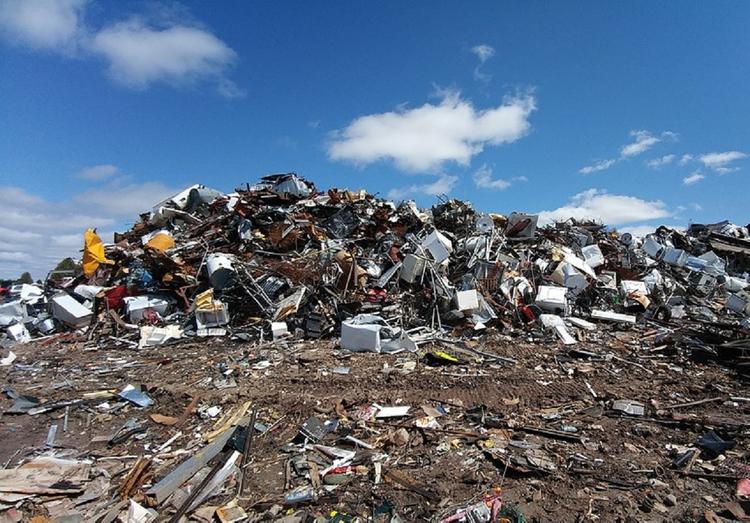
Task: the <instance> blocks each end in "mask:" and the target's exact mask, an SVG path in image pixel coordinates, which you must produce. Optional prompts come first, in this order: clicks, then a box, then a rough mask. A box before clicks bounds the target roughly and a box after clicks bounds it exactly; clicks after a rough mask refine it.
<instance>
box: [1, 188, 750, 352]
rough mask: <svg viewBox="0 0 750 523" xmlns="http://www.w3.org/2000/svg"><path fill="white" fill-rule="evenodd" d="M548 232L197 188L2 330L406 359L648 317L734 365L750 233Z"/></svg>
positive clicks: (528, 221) (96, 252) (469, 213)
mask: <svg viewBox="0 0 750 523" xmlns="http://www.w3.org/2000/svg"><path fill="white" fill-rule="evenodd" d="M537 221H538V216H535V215H528V214H522V213H512V214H510V215H508V216H503V215H499V214H481V213H478V212H476V211H475V210H474V209H473V208H472V207H471V205H470V204H468V203H466V202H462V201H458V200H448V201H444V202H442V203H440V204H438V205H435V206H433V207H432V208H431V209H429V210H423V209H418V208H417V207H416V205H415V204H414V203H413V202H402V203H401V204H399V205H396V204H394V203H393V202H390V201H386V200H382V199H378V198H376V197H374V196H372V195H369V194H367V193H366V192H364V191H362V190H360V191H349V190H338V189H331V190H329V191H327V192H326V193H322V192H319V191H317V190H316V188H315V186H314V185H313V184H312V183H311V182H309V181H306V180H304V179H303V178H300V177H298V176H296V175H295V174H293V173H291V174H284V175H273V176H267V177H265V178H263V179H261V180H260V182H259V183H257V184H255V185H253V186H249V185H248V186H246V187H245V188H241V189H237V190H236V192H234V193H231V194H223V193H221V192H219V191H216V190H213V189H209V188H207V187H204V186H202V185H195V186H193V187H190V188H188V189H186V190H185V191H183V192H181V193H179V194H177V195H175V196H174V197H172V198H169V199H167V200H165V201H163V202H160V203H158V204H157V205H156V206H154V208H153V209H152V211H151V212H150V213H147V214H144V215H142V216H141V221H139V222H138V223H137V224H136V225H135V226H134V227H133V228H132V229H131V230H130V231H128V232H126V233H123V234H117V235H116V237H115V243H114V244H113V245H107V246H105V245H103V244H102V243H101V240H100V239H99V237H98V236H97V235H96V233H95V231H92V230H89V231H87V232H86V235H85V245H84V256H83V267H84V273H83V274H82V275H81V276H80V277H78V278H76V279H74V280H72V281H68V282H66V283H65V285H64V287H63V288H55V285H54V283H52V284H51V285H49V286H48V288H47V289H40V288H38V287H35V286H32V285H21V286H19V287H18V288H17V289H16V290H15V292H11V296H10V299H9V300H8V301H7V302H6V303H5V304H3V305H2V307H0V326H2V327H3V328H4V329H5V331H6V337H7V338H8V339H9V340H11V341H15V342H18V341H26V340H28V339H30V338H31V337H32V336H40V335H41V336H43V335H49V334H51V333H53V332H59V331H62V330H70V329H73V330H76V329H78V330H85V331H86V336H87V337H88V339H101V338H103V337H104V338H106V339H109V340H114V341H119V342H120V343H124V344H132V343H134V342H137V343H138V344H139V345H140V346H141V347H143V346H150V345H155V344H162V343H166V342H169V341H170V340H175V339H180V338H184V337H192V336H199V337H206V336H232V337H234V338H235V339H237V338H239V339H242V340H244V341H259V342H261V343H262V342H265V341H268V340H278V339H281V338H303V337H304V338H316V339H317V338H321V337H326V338H327V337H332V336H340V337H341V346H342V347H343V348H345V349H349V350H353V351H374V352H381V351H383V352H397V351H403V350H407V351H415V350H416V349H417V346H418V344H419V343H422V342H424V341H427V340H431V339H436V338H437V339H439V338H441V337H445V336H448V335H450V336H454V337H455V336H479V335H481V334H482V332H483V331H486V330H487V329H497V330H500V331H506V332H507V331H514V330H516V331H517V330H520V331H533V330H539V329H543V330H545V331H549V332H550V333H553V334H554V335H556V336H557V337H559V338H560V339H561V340H562V341H563V342H564V343H565V344H574V343H576V339H577V337H580V332H581V331H585V330H590V329H593V328H595V327H594V325H593V323H592V322H618V323H623V324H635V323H636V322H641V323H643V322H649V324H650V325H651V326H653V327H654V328H656V329H657V330H658V336H661V337H665V338H667V337H669V338H670V339H673V340H674V342H675V343H679V344H680V345H681V346H682V347H685V348H687V349H690V350H693V351H700V352H701V353H703V355H711V356H713V357H717V358H721V359H733V358H734V359H737V358H741V356H742V349H743V348H744V345H743V344H742V342H740V343H739V344H738V343H736V340H738V339H741V338H742V333H743V332H746V331H747V329H748V327H749V326H750V320H749V319H748V316H749V315H750V292H748V289H747V288H748V286H749V285H750V283H749V280H748V270H749V269H750V261H749V260H750V236H749V235H748V230H747V229H746V228H743V227H738V226H735V225H732V224H729V223H721V224H715V225H705V226H704V225H693V226H691V228H690V229H689V230H688V231H687V232H681V231H677V230H671V229H668V228H665V227H661V228H659V229H657V230H656V231H655V232H654V233H653V234H650V235H647V236H646V237H645V239H643V240H641V239H636V238H633V237H632V236H631V235H630V234H622V235H618V234H617V233H616V232H614V231H610V230H608V229H606V228H605V227H604V226H602V225H600V224H596V223H593V222H577V221H575V220H569V221H567V222H564V223H557V224H554V225H550V226H546V227H543V228H538V227H537ZM6 344H7V342H6ZM738 363H740V365H741V366H744V365H745V364H746V362H744V361H743V362H738Z"/></svg>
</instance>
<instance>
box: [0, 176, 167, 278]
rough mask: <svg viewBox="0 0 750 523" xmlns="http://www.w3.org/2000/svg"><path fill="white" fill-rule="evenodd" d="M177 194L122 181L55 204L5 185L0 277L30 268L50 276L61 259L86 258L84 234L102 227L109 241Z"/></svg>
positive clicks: (1, 190)
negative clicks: (83, 253) (163, 201)
mask: <svg viewBox="0 0 750 523" xmlns="http://www.w3.org/2000/svg"><path fill="white" fill-rule="evenodd" d="M176 192H177V189H174V188H170V187H167V186H165V185H164V184H161V183H158V182H147V183H142V184H139V183H129V184H122V183H119V182H117V181H114V182H111V183H108V184H106V185H105V186H103V187H99V188H96V189H90V190H88V191H84V192H82V193H78V194H76V195H75V196H73V197H72V198H70V199H67V200H64V201H53V200H50V199H45V198H41V197H39V196H36V195H34V194H31V193H29V192H27V191H25V190H23V189H20V188H18V187H0V208H2V209H3V221H2V226H0V277H6V278H15V277H18V275H20V274H21V273H22V272H24V271H26V270H28V271H30V272H31V274H32V275H33V276H34V278H44V277H45V276H46V274H47V272H48V271H49V270H50V269H52V268H54V266H55V265H56V264H57V262H59V261H60V260H61V259H63V258H65V257H67V256H71V257H78V256H80V254H79V251H80V249H81V247H82V245H83V231H84V230H85V229H86V228H88V227H96V228H98V229H99V232H100V235H101V236H102V239H104V241H111V240H112V231H113V230H114V229H119V228H122V227H124V226H125V224H127V223H132V222H135V221H136V220H137V219H138V215H139V214H140V213H142V212H145V211H148V210H149V209H150V207H151V205H152V204H155V203H157V202H159V201H161V200H163V199H164V198H166V197H168V196H170V195H172V194H174V193H176Z"/></svg>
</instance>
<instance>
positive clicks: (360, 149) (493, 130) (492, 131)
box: [328, 93, 536, 172]
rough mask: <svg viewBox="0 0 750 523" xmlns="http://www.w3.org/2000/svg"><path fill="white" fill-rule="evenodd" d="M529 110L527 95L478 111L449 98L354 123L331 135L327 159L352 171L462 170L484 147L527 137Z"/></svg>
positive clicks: (532, 106) (531, 99) (456, 96)
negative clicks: (385, 163)
mask: <svg viewBox="0 0 750 523" xmlns="http://www.w3.org/2000/svg"><path fill="white" fill-rule="evenodd" d="M535 109H536V101H535V99H534V97H533V96H531V95H527V96H523V97H515V98H508V99H506V100H505V101H504V102H503V103H502V104H501V105H499V106H497V107H493V108H490V109H482V110H480V109H476V108H475V107H474V105H473V104H472V103H471V102H470V101H468V100H463V99H462V98H461V97H460V96H459V94H458V93H451V94H448V95H445V96H444V98H443V99H442V101H441V102H440V103H439V104H438V105H433V104H431V103H426V104H424V105H423V106H421V107H417V108H415V109H404V108H400V109H396V110H394V111H390V112H386V113H379V114H371V115H366V116H361V117H359V118H356V119H355V120H353V121H352V122H351V123H350V124H349V125H348V126H347V127H346V128H344V129H343V130H339V131H335V132H334V133H333V134H332V136H331V140H330V142H329V144H328V156H329V158H330V159H332V160H345V161H350V162H353V163H355V164H358V165H367V164H371V163H374V162H377V161H380V160H392V161H394V162H395V164H396V166H397V167H399V168H400V169H404V170H407V171H413V172H429V171H435V170H437V169H439V168H440V167H441V166H442V165H443V164H444V163H445V162H455V163H458V164H460V165H468V163H469V162H470V160H471V159H472V157H473V156H475V155H477V154H479V153H480V152H482V150H483V149H484V148H485V147H486V146H498V145H502V144H507V143H511V142H514V141H516V140H518V139H519V138H521V137H522V136H524V135H525V134H526V133H528V131H529V129H530V128H531V123H530V122H529V116H530V115H531V113H532V112H533V111H534V110H535Z"/></svg>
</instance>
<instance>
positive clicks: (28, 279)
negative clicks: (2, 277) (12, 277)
mask: <svg viewBox="0 0 750 523" xmlns="http://www.w3.org/2000/svg"><path fill="white" fill-rule="evenodd" d="M16 283H34V278H32V277H31V273H29V272H28V271H27V272H24V273H23V274H21V276H20V277H19V278H18V279H17V280H16Z"/></svg>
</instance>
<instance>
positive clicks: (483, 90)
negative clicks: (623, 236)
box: [0, 0, 750, 277]
mask: <svg viewBox="0 0 750 523" xmlns="http://www.w3.org/2000/svg"><path fill="white" fill-rule="evenodd" d="M469 6H470V8H468V7H469ZM748 23H750V3H748V2H739V1H738V2H712V3H708V2H680V3H676V2H645V1H644V2H627V3H626V2H614V1H613V2H578V3H575V4H573V3H563V2H546V3H542V2H538V3H533V2H531V3H530V2H513V3H510V2H472V3H471V4H466V3H464V2H439V3H432V2H431V3H427V2H413V3H408V4H407V3H403V2H380V3H378V4H365V3H355V2H244V1H223V2H220V3H219V2H181V3H173V2H166V3H155V2H114V1H102V2H86V1H84V0H23V1H16V0H0V186H1V187H0V216H2V217H3V218H4V219H3V220H2V221H0V277H2V276H16V275H17V274H19V273H20V271H21V270H22V269H23V268H31V269H32V274H33V275H34V276H35V277H43V276H44V273H45V272H46V270H48V268H49V267H50V265H54V262H55V261H57V260H59V259H60V258H61V257H62V256H64V255H75V254H76V252H77V250H78V249H79V248H80V244H81V243H82V239H81V238H82V231H83V229H84V228H85V227H86V226H88V225H90V226H96V227H98V228H99V230H100V231H101V232H102V234H103V236H105V237H106V236H107V235H111V232H112V231H113V230H118V229H122V228H125V227H128V226H129V225H131V224H132V223H133V221H134V220H136V219H137V215H138V213H139V212H142V211H145V210H148V209H149V208H150V206H151V204H153V203H155V202H156V201H158V200H159V199H160V198H162V197H163V196H165V195H169V194H170V193H171V192H175V191H176V190H178V189H180V188H182V187H184V186H187V185H190V184H193V183H204V184H206V185H211V186H214V187H216V188H219V189H222V190H226V191H230V190H232V189H233V188H234V187H235V186H238V185H241V184H243V183H244V182H246V181H249V182H252V181H254V180H255V179H257V178H258V177H260V176H262V175H265V174H268V173H272V172H286V171H292V170H293V171H296V172H298V173H299V174H301V175H303V176H306V177H308V178H310V179H312V180H313V181H315V182H316V184H317V185H318V186H319V187H321V188H327V187H329V186H339V187H350V188H359V187H363V188H366V189H367V190H368V191H370V192H373V193H375V192H377V193H379V194H380V195H382V196H388V195H389V196H391V197H394V198H413V199H416V200H417V202H418V203H419V204H420V205H424V206H427V205H430V204H432V203H434V202H435V198H436V197H435V194H438V193H444V194H447V195H450V196H454V197H458V198H463V199H469V200H471V201H472V202H473V203H474V204H475V206H476V207H477V208H479V209H480V210H487V211H489V210H492V211H496V212H506V213H507V212H511V211H513V210H525V211H530V212H543V218H544V219H547V220H551V219H555V218H558V219H559V218H565V217H567V216H569V215H573V216H578V217H581V216H592V217H594V218H599V219H602V220H604V221H605V222H607V223H613V224H615V225H616V226H617V227H618V228H619V229H630V230H634V231H641V230H643V229H644V226H653V225H658V224H660V223H665V224H669V225H677V226H684V225H686V224H688V223H690V222H702V221H718V220H721V219H724V218H728V219H730V220H733V221H735V222H738V223H746V222H747V221H748V216H747V213H746V211H745V210H746V208H747V206H746V201H747V193H748V189H750V184H749V183H748V178H747V176H748V173H747V171H748V170H750V159H749V158H748V157H747V155H748V154H750V143H748V142H749V141H750V118H749V116H750V96H748V86H749V85H750V45H749V44H750V32H748V31H747V27H748Z"/></svg>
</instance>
